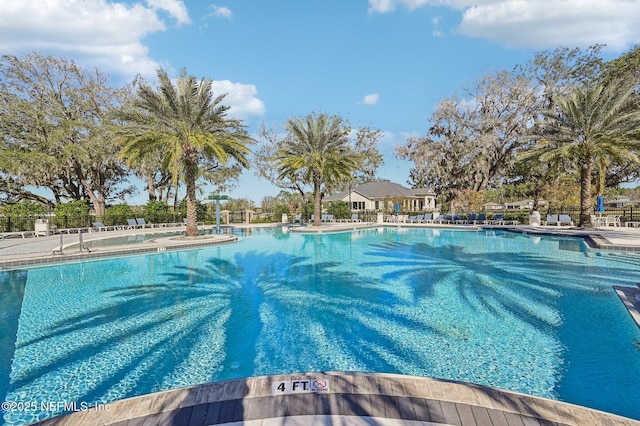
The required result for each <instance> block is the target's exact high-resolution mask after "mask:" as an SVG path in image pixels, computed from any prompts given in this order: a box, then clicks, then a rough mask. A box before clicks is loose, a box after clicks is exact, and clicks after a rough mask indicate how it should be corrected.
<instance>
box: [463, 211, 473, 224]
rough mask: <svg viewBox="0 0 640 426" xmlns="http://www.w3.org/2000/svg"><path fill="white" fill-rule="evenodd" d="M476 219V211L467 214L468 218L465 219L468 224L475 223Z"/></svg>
mask: <svg viewBox="0 0 640 426" xmlns="http://www.w3.org/2000/svg"><path fill="white" fill-rule="evenodd" d="M475 221H476V214H475V213H469V215H468V216H467V220H465V221H464V223H466V224H473V223H475Z"/></svg>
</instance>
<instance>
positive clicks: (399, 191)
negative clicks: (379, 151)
mask: <svg viewBox="0 0 640 426" xmlns="http://www.w3.org/2000/svg"><path fill="white" fill-rule="evenodd" d="M322 201H323V202H327V203H330V202H335V201H344V202H346V203H350V204H351V210H352V211H359V210H385V211H390V212H393V211H395V206H396V203H400V211H403V212H409V211H413V212H417V211H432V210H435V208H436V194H435V193H434V192H433V191H431V190H428V189H425V188H416V189H409V188H405V187H404V186H402V185H399V184H397V183H393V182H390V181H388V180H380V181H374V182H367V183H363V184H361V185H358V186H355V187H353V188H351V189H350V191H349V190H347V191H342V192H340V193H338V194H335V195H332V196H330V197H325V198H324V199H323V200H322Z"/></svg>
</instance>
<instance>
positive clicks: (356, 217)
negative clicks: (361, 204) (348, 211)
mask: <svg viewBox="0 0 640 426" xmlns="http://www.w3.org/2000/svg"><path fill="white" fill-rule="evenodd" d="M351 222H362V220H361V219H360V218H358V213H353V214H352V215H351Z"/></svg>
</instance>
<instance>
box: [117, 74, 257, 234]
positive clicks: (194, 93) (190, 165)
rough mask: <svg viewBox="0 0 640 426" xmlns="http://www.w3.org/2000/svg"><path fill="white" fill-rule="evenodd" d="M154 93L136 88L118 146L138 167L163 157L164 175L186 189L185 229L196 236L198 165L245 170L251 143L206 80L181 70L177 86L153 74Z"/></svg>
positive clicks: (122, 115)
mask: <svg viewBox="0 0 640 426" xmlns="http://www.w3.org/2000/svg"><path fill="white" fill-rule="evenodd" d="M158 80H159V83H160V85H159V87H158V89H157V90H156V89H154V88H152V87H150V86H148V85H146V84H143V83H141V84H140V85H139V86H138V90H137V96H136V98H135V100H134V102H133V105H132V108H128V109H126V110H123V111H122V112H121V114H120V117H121V119H122V120H123V121H124V122H125V123H126V126H125V127H124V128H123V131H122V138H121V140H120V141H119V143H120V144H121V145H122V151H121V157H122V158H124V159H125V160H126V161H127V162H128V163H132V164H135V163H140V162H141V161H142V160H144V159H146V158H149V157H150V156H152V155H153V154H154V153H155V154H157V153H158V152H160V153H161V154H162V158H163V160H162V163H163V168H164V170H169V171H170V172H171V176H172V177H173V181H174V183H177V181H178V178H180V179H181V180H183V181H184V183H185V186H186V201H187V229H186V231H185V235H187V236H195V235H198V228H197V226H196V180H197V179H198V177H199V165H200V164H201V163H202V162H204V161H206V160H215V161H217V162H218V163H220V164H226V163H227V162H228V161H230V160H232V159H233V160H235V161H237V162H238V164H240V165H242V166H243V167H248V166H249V162H248V160H247V157H246V156H247V154H248V153H249V148H248V145H249V144H251V143H252V142H253V141H252V140H251V138H249V136H248V135H247V133H246V131H245V130H244V128H243V126H242V124H241V122H240V121H239V120H234V119H229V118H226V112H227V110H228V109H229V107H228V106H225V105H220V102H221V101H222V99H223V98H224V96H225V95H222V96H218V97H216V98H214V97H213V93H212V91H211V80H204V79H203V80H200V81H197V80H196V79H195V77H193V76H190V75H187V73H186V71H185V70H182V71H181V73H180V77H179V78H178V79H177V80H176V85H175V86H174V84H173V82H172V81H171V79H170V78H169V76H168V75H167V73H166V72H165V71H164V70H162V69H159V70H158Z"/></svg>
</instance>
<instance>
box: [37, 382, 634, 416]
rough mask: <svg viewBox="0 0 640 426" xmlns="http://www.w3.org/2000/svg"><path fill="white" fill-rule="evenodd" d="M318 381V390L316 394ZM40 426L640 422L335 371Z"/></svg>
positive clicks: (152, 399)
mask: <svg viewBox="0 0 640 426" xmlns="http://www.w3.org/2000/svg"><path fill="white" fill-rule="evenodd" d="M314 382H315V383H316V390H315V391H313V392H311V391H309V390H308V389H309V387H312V383H314ZM295 384H297V386H296V391H294V390H293V386H294V385H295ZM305 388H306V389H305ZM318 388H319V389H318ZM281 389H284V391H282V390H281ZM287 391H288V392H289V393H287ZM39 424H40V425H42V426H54V425H55V426H76V425H114V426H115V425H118V426H125V425H128V426H133V425H192V426H200V425H213V424H227V425H234V426H236V425H238V426H239V425H244V426H267V425H269V426H271V425H274V426H275V425H294V426H307V425H357V426H359V425H379V426H400V425H404V426H413V425H415V426H417V425H445V424H446V425H465V426H467V425H477V426H490V425H495V426H498V425H520V426H525V425H527V426H528V425H532V426H533V425H556V426H559V425H579V426H592V425H593V426H602V425H619V426H638V425H640V422H638V421H635V420H632V419H628V418H624V417H620V416H616V415H612V414H608V413H604V412H601V411H597V410H592V409H589V408H584V407H580V406H577V405H573V404H567V403H564V402H558V401H552V400H549V399H544V398H538V397H534V396H530V395H525V394H521V393H516V392H508V391H503V390H499V389H496V388H492V387H487V386H478V385H473V384H465V383H460V382H453V381H448V380H437V379H432V378H427V377H416V376H406V375H398V374H381V373H372V374H369V373H342V372H330V373H302V374H287V375H274V376H262V377H251V378H246V379H237V380H229V381H224V382H216V383H208V384H204V385H199V386H192V387H186V388H181V389H175V390H171V391H166V392H159V393H155V394H151V395H143V396H139V397H135V398H130V399H124V400H120V401H115V402H112V403H110V404H105V405H104V406H102V407H101V408H99V409H89V410H86V411H81V412H75V413H71V414H68V415H65V416H60V417H55V418H52V419H48V420H45V421H43V422H41V423H39Z"/></svg>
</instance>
